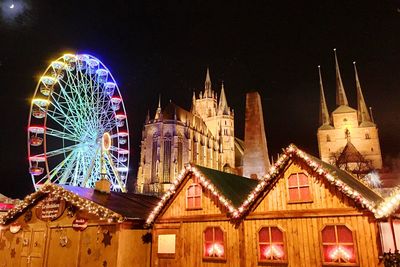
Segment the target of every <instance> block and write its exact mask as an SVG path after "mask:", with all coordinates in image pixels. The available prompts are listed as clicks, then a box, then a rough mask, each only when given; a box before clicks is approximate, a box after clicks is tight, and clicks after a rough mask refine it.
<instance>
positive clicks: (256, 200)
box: [234, 145, 385, 218]
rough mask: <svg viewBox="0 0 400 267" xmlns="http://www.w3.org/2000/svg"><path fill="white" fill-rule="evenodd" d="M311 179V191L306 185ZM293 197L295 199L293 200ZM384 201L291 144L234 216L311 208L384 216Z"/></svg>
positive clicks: (348, 177)
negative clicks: (364, 212)
mask: <svg viewBox="0 0 400 267" xmlns="http://www.w3.org/2000/svg"><path fill="white" fill-rule="evenodd" d="M290 179H291V181H290V182H289V180H290ZM307 179H308V192H306V191H307V189H306V187H307V186H305V184H304V181H306V180H307ZM289 187H292V188H293V189H292V190H290V189H289ZM290 191H291V192H290ZM290 194H292V195H293V196H294V198H292V200H291V199H290ZM296 195H297V197H296ZM384 202H385V201H384V199H383V198H382V196H381V195H380V194H379V193H378V192H377V191H375V190H374V189H372V188H370V187H368V186H367V185H365V184H364V183H362V182H361V181H360V180H358V179H357V178H355V177H354V176H352V175H351V174H349V173H347V172H346V171H343V170H341V169H339V168H337V167H336V166H333V165H330V164H328V163H325V162H323V161H321V160H320V159H317V158H315V157H313V156H311V155H309V154H307V153H305V152H303V151H302V150H300V149H298V148H297V147H296V146H294V145H290V146H289V147H288V148H287V149H285V153H284V154H283V155H282V156H281V157H280V158H279V159H278V161H277V162H276V163H275V165H274V166H272V167H271V169H270V172H269V173H268V174H267V175H265V176H264V177H263V179H261V180H260V182H259V184H258V185H257V186H256V187H255V188H254V190H253V191H252V192H251V193H250V194H249V195H248V197H247V199H246V200H245V201H244V202H243V203H242V205H241V206H240V207H239V208H238V210H237V212H236V213H235V214H234V217H235V218H240V217H242V216H244V215H245V214H248V213H249V212H250V211H251V212H266V211H276V212H278V211H279V210H281V211H282V210H283V211H285V210H286V211H287V210H294V211H295V210H304V211H307V210H309V209H321V210H326V209H331V210H332V212H333V211H334V210H333V209H348V210H353V211H355V210H356V209H358V211H361V210H362V209H366V210H367V211H369V212H371V213H373V214H374V216H375V217H382V216H380V215H379V214H378V213H379V212H381V213H382V211H381V210H382V209H383V208H380V207H381V206H382V203H384Z"/></svg>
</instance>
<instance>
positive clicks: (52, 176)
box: [48, 151, 75, 184]
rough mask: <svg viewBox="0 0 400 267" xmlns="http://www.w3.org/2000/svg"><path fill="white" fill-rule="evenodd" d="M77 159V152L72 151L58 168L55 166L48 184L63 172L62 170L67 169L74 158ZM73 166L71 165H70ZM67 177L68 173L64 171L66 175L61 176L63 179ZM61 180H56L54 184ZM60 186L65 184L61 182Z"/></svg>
mask: <svg viewBox="0 0 400 267" xmlns="http://www.w3.org/2000/svg"><path fill="white" fill-rule="evenodd" d="M74 157H75V152H74V151H72V152H71V153H69V155H68V156H67V157H66V158H65V159H64V160H63V161H61V162H60V163H59V164H57V166H55V167H54V168H53V169H52V170H51V171H50V173H49V175H48V182H51V181H53V178H54V177H55V176H56V175H57V174H58V173H59V172H60V171H62V169H63V168H64V167H65V164H66V163H67V162H69V161H73V158H74ZM70 166H71V165H70ZM65 175H66V172H65V171H64V173H63V174H62V175H61V177H64V176H65ZM59 180H60V179H56V180H54V181H53V182H58V181H59ZM60 184H64V183H63V182H62V180H61V182H60Z"/></svg>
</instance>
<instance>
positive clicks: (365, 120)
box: [317, 53, 382, 171]
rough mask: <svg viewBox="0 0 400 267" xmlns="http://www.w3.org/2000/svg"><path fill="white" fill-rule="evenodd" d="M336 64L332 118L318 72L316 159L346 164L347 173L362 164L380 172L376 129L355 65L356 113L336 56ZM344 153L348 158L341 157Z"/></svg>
mask: <svg viewBox="0 0 400 267" xmlns="http://www.w3.org/2000/svg"><path fill="white" fill-rule="evenodd" d="M335 63H336V104H337V108H336V109H335V110H334V111H333V112H332V113H331V116H330V115H329V112H328V109H327V105H326V101H325V95H324V89H323V85H322V78H321V71H320V72H319V74H320V90H321V103H320V104H321V109H320V127H319V128H318V133H317V137H318V148H319V155H320V157H321V159H322V160H323V161H325V162H329V163H331V164H337V165H340V164H338V162H339V163H341V164H342V163H343V162H344V161H347V162H346V169H348V170H350V171H354V170H356V169H357V168H358V169H360V168H361V163H362V164H364V163H365V164H367V165H369V168H370V169H381V168H382V154H381V149H380V144H379V136H378V128H377V126H376V124H375V123H374V121H373V118H372V114H370V113H369V110H368V108H367V105H366V103H365V99H364V96H363V93H362V90H361V86H360V82H359V79H358V73H357V68H356V65H355V63H354V70H355V78H356V88H357V109H353V108H351V107H349V104H348V101H347V97H346V93H345V90H344V87H343V83H342V79H341V76H340V70H339V65H338V61H337V57H336V53H335ZM345 153H348V154H347V155H344V154H345ZM349 153H351V154H352V155H350V154H349ZM357 155H359V156H357ZM356 159H357V160H356ZM367 169H368V168H367ZM359 171H361V170H359Z"/></svg>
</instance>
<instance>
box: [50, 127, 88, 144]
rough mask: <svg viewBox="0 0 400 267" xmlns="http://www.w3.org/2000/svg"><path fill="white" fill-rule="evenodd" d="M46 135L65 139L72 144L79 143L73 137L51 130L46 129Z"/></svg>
mask: <svg viewBox="0 0 400 267" xmlns="http://www.w3.org/2000/svg"><path fill="white" fill-rule="evenodd" d="M46 135H51V136H54V137H57V138H60V139H66V140H69V141H73V142H80V141H79V140H78V138H77V137H76V136H75V135H73V134H68V133H64V132H61V131H59V130H56V129H53V128H46Z"/></svg>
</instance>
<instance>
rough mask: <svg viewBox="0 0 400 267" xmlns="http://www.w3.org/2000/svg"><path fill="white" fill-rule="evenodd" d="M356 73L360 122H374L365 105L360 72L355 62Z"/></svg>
mask: <svg viewBox="0 0 400 267" xmlns="http://www.w3.org/2000/svg"><path fill="white" fill-rule="evenodd" d="M353 65H354V73H355V75H356V87H357V111H358V121H359V122H360V123H362V122H372V120H371V116H370V115H369V113H368V108H367V105H366V104H365V99H364V95H363V93H362V90H361V84H360V80H359V79H358V72H357V66H356V62H355V61H354V62H353Z"/></svg>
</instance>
